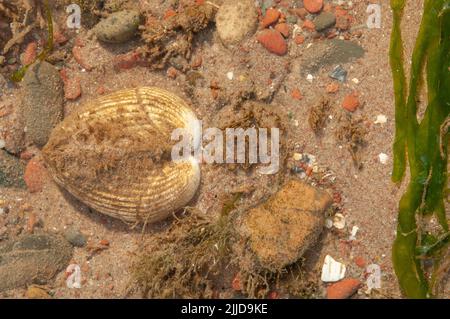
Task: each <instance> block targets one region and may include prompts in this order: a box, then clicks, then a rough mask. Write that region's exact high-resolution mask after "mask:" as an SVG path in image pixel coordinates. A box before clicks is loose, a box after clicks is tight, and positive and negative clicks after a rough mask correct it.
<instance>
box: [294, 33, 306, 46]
mask: <svg viewBox="0 0 450 319" xmlns="http://www.w3.org/2000/svg"><path fill="white" fill-rule="evenodd" d="M294 41H295V43H296V44H298V45H300V44H303V43H305V37H304V36H302V35H297V36H295V38H294Z"/></svg>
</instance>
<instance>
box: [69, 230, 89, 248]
mask: <svg viewBox="0 0 450 319" xmlns="http://www.w3.org/2000/svg"><path fill="white" fill-rule="evenodd" d="M64 237H65V238H66V239H67V241H68V242H69V243H71V244H72V246H75V247H84V246H85V245H86V242H87V239H86V236H84V235H83V234H82V233H81V232H79V231H78V230H76V229H74V228H69V229H67V230H66V231H65V232H64Z"/></svg>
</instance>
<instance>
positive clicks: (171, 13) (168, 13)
mask: <svg viewBox="0 0 450 319" xmlns="http://www.w3.org/2000/svg"><path fill="white" fill-rule="evenodd" d="M176 15H177V12H176V11H175V10H172V9H169V10H167V11H166V13H165V14H164V18H163V19H164V20H168V19H170V18H172V17H174V16H176Z"/></svg>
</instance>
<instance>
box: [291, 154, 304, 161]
mask: <svg viewBox="0 0 450 319" xmlns="http://www.w3.org/2000/svg"><path fill="white" fill-rule="evenodd" d="M292 158H293V159H294V161H301V160H302V158H303V155H302V154H300V153H294V156H292Z"/></svg>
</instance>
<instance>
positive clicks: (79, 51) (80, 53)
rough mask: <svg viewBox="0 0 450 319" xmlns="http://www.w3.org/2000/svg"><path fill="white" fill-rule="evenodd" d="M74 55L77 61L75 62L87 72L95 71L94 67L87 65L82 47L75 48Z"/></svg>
mask: <svg viewBox="0 0 450 319" xmlns="http://www.w3.org/2000/svg"><path fill="white" fill-rule="evenodd" d="M72 54H73V57H74V59H75V61H77V63H78V64H79V65H80V66H81V67H82V68H83V69H85V70H86V71H90V70H92V69H93V67H92V66H91V65H90V64H89V63H87V62H86V61H85V59H84V57H83V50H82V47H81V46H74V47H73V49H72Z"/></svg>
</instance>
